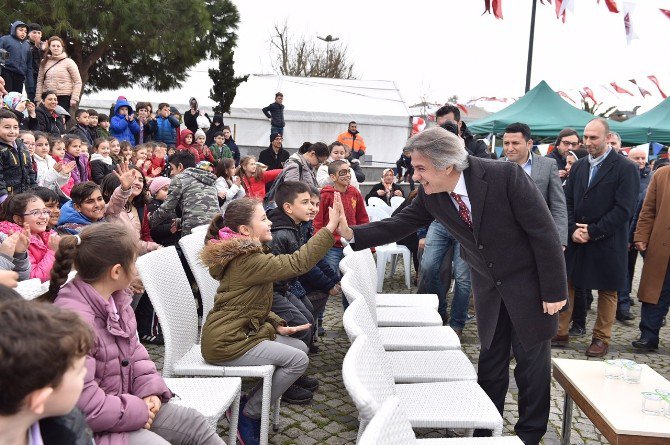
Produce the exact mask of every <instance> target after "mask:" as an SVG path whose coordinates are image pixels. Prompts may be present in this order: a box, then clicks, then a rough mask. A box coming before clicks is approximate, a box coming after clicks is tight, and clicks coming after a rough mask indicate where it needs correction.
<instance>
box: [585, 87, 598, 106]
mask: <svg viewBox="0 0 670 445" xmlns="http://www.w3.org/2000/svg"><path fill="white" fill-rule="evenodd" d="M584 92H585V93H586V97H589V98H591V100H592V101H593V103H594V104H597V103H598V101H597V100H596V98H595V96H594V95H593V90H592V89H591V88H589V87H584Z"/></svg>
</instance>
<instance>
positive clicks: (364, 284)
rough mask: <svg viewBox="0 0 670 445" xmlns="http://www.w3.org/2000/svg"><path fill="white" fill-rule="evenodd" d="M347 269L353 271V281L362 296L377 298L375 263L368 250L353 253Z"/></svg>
mask: <svg viewBox="0 0 670 445" xmlns="http://www.w3.org/2000/svg"><path fill="white" fill-rule="evenodd" d="M351 256H352V257H353V258H352V260H351V263H349V265H348V267H349V268H350V269H352V270H353V271H355V272H356V273H355V274H354V277H353V281H354V283H355V285H356V289H357V290H358V291H359V292H360V293H361V294H363V295H366V294H367V295H370V296H372V297H373V298H376V296H377V263H376V262H375V258H374V257H373V256H372V251H371V250H370V249H363V250H359V251H356V252H354V253H353V254H352V255H351Z"/></svg>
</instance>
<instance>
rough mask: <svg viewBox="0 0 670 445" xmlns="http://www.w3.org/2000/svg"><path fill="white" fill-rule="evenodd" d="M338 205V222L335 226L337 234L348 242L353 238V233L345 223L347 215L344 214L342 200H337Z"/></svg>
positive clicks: (346, 222)
mask: <svg viewBox="0 0 670 445" xmlns="http://www.w3.org/2000/svg"><path fill="white" fill-rule="evenodd" d="M338 205H339V207H340V220H339V221H338V225H337V233H339V234H340V236H342V237H343V238H344V239H346V240H350V239H351V238H352V237H353V236H354V231H353V230H351V228H350V227H349V222H348V221H347V214H346V213H345V212H344V204H343V203H342V198H340V199H339V201H338Z"/></svg>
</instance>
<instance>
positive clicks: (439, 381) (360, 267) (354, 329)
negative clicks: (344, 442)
mask: <svg viewBox="0 0 670 445" xmlns="http://www.w3.org/2000/svg"><path fill="white" fill-rule="evenodd" d="M372 267H374V258H373V257H372V253H371V252H370V251H369V250H363V251H360V252H351V251H348V254H347V256H345V258H344V259H343V260H342V262H341V263H340V269H341V270H342V272H343V274H344V276H343V278H342V282H341V283H342V290H343V292H344V294H345V296H346V297H347V300H348V301H349V302H350V306H349V307H348V308H347V310H346V311H345V313H344V318H343V323H344V328H345V331H346V333H347V336H348V337H349V339H350V341H351V342H352V345H351V347H350V349H349V351H348V352H347V355H346V357H345V359H344V363H343V366H342V376H343V380H344V384H345V386H346V388H347V391H348V392H349V395H350V396H351V398H352V399H353V401H354V404H355V405H356V407H357V409H358V412H359V421H360V426H359V443H362V444H363V443H364V444H412V443H417V442H424V441H417V439H416V436H415V435H414V432H413V430H412V428H445V429H446V428H455V429H464V430H465V433H466V436H472V434H473V432H474V430H475V429H488V430H491V432H492V435H493V436H494V437H492V438H482V439H480V438H462V439H460V438H458V439H444V440H438V441H435V440H432V439H431V440H430V443H438V442H440V443H441V442H446V443H455V444H457V443H466V444H473V445H474V444H479V443H482V444H490V443H501V444H519V443H521V441H520V440H519V439H518V438H516V437H505V438H503V437H501V435H502V428H503V419H502V417H501V415H500V413H499V412H498V410H497V409H496V407H495V405H494V404H493V402H492V401H491V400H490V399H489V397H488V396H487V395H486V393H485V392H484V391H483V390H482V389H481V387H480V386H479V385H478V384H477V374H476V371H475V369H474V367H473V366H472V363H471V362H470V360H469V359H468V357H467V356H466V355H465V354H464V353H463V352H462V351H461V349H460V346H461V345H460V341H459V339H458V336H457V335H456V333H455V332H454V331H453V329H451V328H450V327H447V326H442V325H441V324H442V323H441V319H440V317H439V315H438V314H437V311H436V309H437V296H435V295H412V294H397V295H387V294H377V293H376V291H375V289H376V283H375V282H374V278H373V277H374V275H373V274H369V273H366V272H367V271H369V270H370V269H371V268H372ZM435 317H437V318H435Z"/></svg>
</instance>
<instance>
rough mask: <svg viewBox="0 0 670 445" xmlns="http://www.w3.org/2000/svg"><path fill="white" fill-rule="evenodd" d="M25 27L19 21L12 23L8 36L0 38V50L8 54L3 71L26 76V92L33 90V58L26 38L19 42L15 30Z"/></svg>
mask: <svg viewBox="0 0 670 445" xmlns="http://www.w3.org/2000/svg"><path fill="white" fill-rule="evenodd" d="M19 26H25V27H27V25H26V24H25V23H23V22H21V21H18V20H17V21H16V22H14V23H12V26H11V28H10V31H9V34H8V35H5V36H2V37H0V48H2V49H4V50H7V51H8V52H9V59H7V61H6V62H5V66H4V67H3V68H2V69H3V70H4V69H6V70H9V71H12V72H13V73H17V74H22V75H24V76H26V80H25V84H26V90H30V89H31V88H32V90H34V89H35V76H34V75H33V56H32V51H31V50H30V43H29V42H28V37H26V39H25V40H19V38H18V37H16V28H18V27H19Z"/></svg>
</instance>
